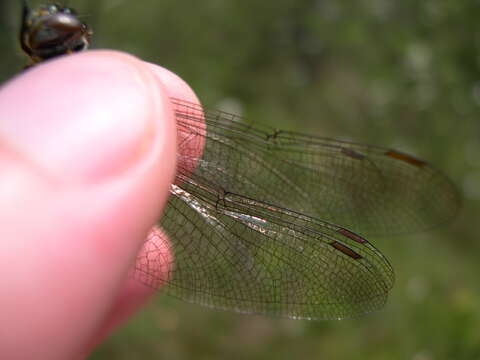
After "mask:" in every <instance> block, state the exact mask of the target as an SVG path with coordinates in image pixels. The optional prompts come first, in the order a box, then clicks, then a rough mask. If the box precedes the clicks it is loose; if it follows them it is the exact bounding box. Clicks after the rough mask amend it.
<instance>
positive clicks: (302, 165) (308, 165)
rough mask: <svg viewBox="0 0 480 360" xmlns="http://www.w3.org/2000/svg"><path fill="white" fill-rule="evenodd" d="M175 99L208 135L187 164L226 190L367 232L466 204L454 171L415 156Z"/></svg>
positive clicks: (399, 228) (428, 223)
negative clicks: (450, 175)
mask: <svg viewBox="0 0 480 360" xmlns="http://www.w3.org/2000/svg"><path fill="white" fill-rule="evenodd" d="M172 103H173V104H174V106H175V110H176V117H177V122H178V124H179V126H182V124H183V126H184V128H186V129H188V131H190V132H192V134H197V135H198V136H202V137H205V147H204V151H203V155H202V157H201V158H198V159H193V160H192V159H187V158H188V157H189V156H190V155H187V156H183V158H182V157H181V158H180V164H182V163H191V162H192V161H195V162H196V164H197V170H196V171H197V172H199V173H201V174H202V176H203V177H205V178H206V179H208V181H209V182H210V184H211V186H212V187H216V188H218V190H219V191H220V190H221V191H223V192H225V193H234V194H239V195H243V196H245V197H249V198H252V199H256V200H259V201H263V202H268V203H272V204H275V205H277V206H280V207H283V208H288V209H293V210H295V211H298V212H301V213H305V214H308V215H310V216H312V217H315V218H317V219H322V220H326V221H329V222H333V223H336V224H340V225H342V226H344V227H347V228H349V229H353V230H354V231H356V232H359V233H361V234H376V235H383V234H393V233H404V232H411V231H417V230H424V229H428V228H430V227H433V226H435V225H438V224H441V223H444V222H446V221H448V220H450V219H452V218H453V217H454V216H455V214H456V213H457V211H458V208H459V205H460V201H459V196H458V193H457V191H456V189H455V187H454V186H453V185H452V183H451V182H450V181H449V180H448V178H446V177H445V176H444V175H443V174H442V173H441V172H439V171H438V170H436V169H434V168H433V167H431V166H430V165H429V164H427V163H426V162H424V161H422V160H419V159H416V158H414V157H412V156H410V155H407V154H404V153H400V152H398V151H395V150H391V149H385V148H381V147H374V146H368V145H362V144H355V143H350V142H344V141H338V140H332V139H328V138H321V137H313V136H308V135H304V134H298V133H293V132H285V131H276V130H274V129H270V128H265V127H260V126H257V125H255V126H253V125H252V124H249V123H247V122H245V121H244V120H243V119H241V118H238V117H236V116H235V115H231V114H228V113H224V112H221V111H216V110H206V109H202V108H201V107H200V106H199V105H196V104H192V103H188V102H185V101H183V100H178V99H172ZM199 114H202V115H201V116H199ZM203 114H204V115H203ZM203 118H204V120H205V122H206V127H207V129H206V132H205V130H204V125H203ZM180 153H182V151H180ZM189 174H190V169H188V171H182V167H180V169H179V173H178V179H177V181H178V182H181V181H185V179H186V178H188V177H189Z"/></svg>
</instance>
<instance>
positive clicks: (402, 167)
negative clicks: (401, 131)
mask: <svg viewBox="0 0 480 360" xmlns="http://www.w3.org/2000/svg"><path fill="white" fill-rule="evenodd" d="M91 35H92V30H91V29H90V28H89V26H88V25H87V24H85V23H83V22H82V21H80V20H79V18H78V15H77V14H76V12H75V11H74V10H73V9H70V8H67V7H62V6H60V5H56V4H47V5H42V6H39V7H37V8H35V9H30V8H29V7H28V6H27V4H26V3H25V4H24V7H23V15H22V28H21V31H20V42H21V46H22V49H23V50H24V51H25V53H26V54H27V56H28V57H29V58H30V61H31V64H30V65H31V66H33V65H35V64H37V63H40V62H43V61H46V60H48V59H51V58H54V57H58V56H63V55H68V54H72V53H75V52H78V51H84V50H86V49H87V48H88V45H89V42H90V38H91ZM171 102H172V105H173V107H174V111H175V117H176V121H177V127H178V144H179V145H178V163H179V165H178V169H177V175H176V179H175V181H174V183H172V184H171V189H170V193H171V196H170V197H169V200H168V204H167V206H166V210H165V212H164V214H163V216H162V217H161V219H160V220H159V225H160V226H161V228H162V229H164V231H165V232H166V233H167V234H168V237H169V240H170V241H169V245H168V246H169V247H170V249H169V250H170V251H171V252H172V254H173V258H174V260H172V261H173V262H174V263H173V264H171V266H170V269H171V270H170V271H169V274H168V276H167V277H165V276H160V275H158V270H157V269H158V266H159V264H161V263H162V262H164V261H165V259H164V258H163V257H162V254H163V251H161V249H160V248H159V245H158V243H156V242H155V241H153V240H152V239H148V240H147V241H146V243H145V245H144V251H142V252H141V255H139V258H138V259H137V263H136V265H135V271H134V272H133V275H134V276H135V278H136V279H138V280H139V281H141V282H142V283H143V284H145V285H147V286H152V287H160V285H161V286H162V290H163V291H164V292H166V293H168V294H170V295H173V296H175V297H178V298H180V299H183V300H186V301H189V302H193V303H197V304H201V305H204V306H208V307H212V308H216V309H224V310H231V311H236V312H240V313H250V314H268V315H274V316H280V317H287V318H292V319H342V318H349V317H354V316H358V315H360V314H365V313H369V312H372V311H376V310H378V309H381V308H382V307H384V305H385V303H386V301H387V298H388V293H389V291H390V290H391V288H392V287H393V284H394V278H395V276H394V271H393V268H392V266H391V264H390V263H389V261H388V259H387V258H386V257H385V256H384V255H383V254H382V253H381V252H380V251H379V250H378V249H377V248H376V247H375V246H374V245H373V244H372V243H370V242H369V241H368V240H367V239H366V238H365V236H373V235H375V236H379V235H383V236H384V235H391V234H400V233H407V232H413V231H422V230H427V229H429V228H432V227H435V226H438V225H440V224H442V223H446V222H448V221H450V220H452V219H453V218H454V217H455V215H456V213H457V211H458V209H459V207H460V196H459V194H458V192H457V189H456V188H455V186H454V185H453V184H452V182H451V181H450V180H449V179H448V178H447V177H446V176H445V175H444V174H443V173H442V172H441V171H439V170H437V169H435V168H434V167H432V166H431V165H430V164H428V163H427V162H426V161H424V160H420V159H418V158H416V157H414V156H412V155H409V154H406V153H403V152H400V151H397V150H394V149H388V148H383V147H378V146H371V145H365V144H359V143H354V142H347V141H341V140H335V139H330V138H325V137H317V136H310V135H305V134H301V133H296V132H291V131H283V130H277V129H273V128H270V127H267V126H262V125H260V124H257V123H254V122H249V121H248V120H246V119H243V118H241V117H239V116H236V115H234V114H229V113H227V112H222V111H219V110H213V109H207V108H205V107H203V106H202V105H201V104H196V103H191V102H188V101H185V100H183V99H177V98H172V99H171ZM360 234H361V235H360Z"/></svg>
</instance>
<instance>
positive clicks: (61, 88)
mask: <svg viewBox="0 0 480 360" xmlns="http://www.w3.org/2000/svg"><path fill="white" fill-rule="evenodd" d="M175 139H176V131H175V122H174V118H173V111H172V109H171V105H170V101H169V96H168V94H167V92H166V90H165V89H164V88H163V86H162V85H161V83H160V82H159V81H158V80H157V77H156V76H155V75H154V74H153V72H152V71H151V69H150V67H149V66H148V65H146V64H145V63H143V62H141V61H139V60H137V59H135V58H133V57H130V56H128V55H125V54H121V53H116V52H106V51H95V52H87V53H82V54H78V55H72V56H67V57H63V58H61V59H59V60H55V61H50V62H48V63H46V64H42V65H38V66H37V67H35V68H33V69H31V70H29V71H27V72H26V73H25V74H22V75H20V76H18V77H17V78H16V79H14V80H12V81H11V82H9V83H7V84H6V85H5V86H3V88H2V89H1V90H0V239H1V240H0V274H2V275H3V276H2V287H3V294H4V295H3V296H0V318H1V319H2V327H1V329H0V349H1V350H0V352H1V355H3V356H2V358H8V359H26V358H36V359H65V358H71V357H73V356H74V355H75V354H78V353H80V352H81V351H82V348H83V347H84V346H85V344H86V343H88V342H89V340H90V339H89V338H90V336H91V333H92V332H94V331H95V330H96V329H97V328H98V327H99V324H100V322H101V321H102V319H104V317H105V315H106V313H107V312H108V310H109V308H110V306H111V304H112V302H113V301H114V299H115V296H116V294H117V292H118V289H119V288H120V287H121V286H122V284H123V282H124V278H125V275H126V274H127V272H128V269H129V266H130V264H131V263H132V262H133V261H134V259H135V255H136V253H137V252H138V249H139V248H140V246H141V245H142V243H143V241H144V239H145V237H146V234H147V233H148V230H149V228H151V226H152V224H153V223H154V222H155V220H156V219H157V218H158V216H159V214H160V211H161V209H162V207H163V206H164V205H165V202H166V199H167V197H168V190H169V185H170V183H171V182H172V180H173V176H174V171H175V146H176V144H175Z"/></svg>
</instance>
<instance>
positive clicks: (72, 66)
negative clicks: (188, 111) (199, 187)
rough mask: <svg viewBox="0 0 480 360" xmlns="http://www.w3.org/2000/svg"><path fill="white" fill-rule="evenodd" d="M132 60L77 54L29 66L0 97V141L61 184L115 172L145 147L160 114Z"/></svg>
mask: <svg viewBox="0 0 480 360" xmlns="http://www.w3.org/2000/svg"><path fill="white" fill-rule="evenodd" d="M136 62H138V63H140V61H138V60H136V59H134V58H130V57H128V56H123V57H122V56H119V57H118V58H115V57H111V56H110V57H108V56H98V55H97V56H92V55H89V54H88V55H84V54H81V55H75V56H68V57H64V58H62V59H60V60H56V61H53V62H50V63H47V64H45V65H39V66H38V67H37V68H33V69H32V70H30V71H28V72H27V73H26V74H24V75H22V76H20V77H18V78H17V79H15V80H14V81H12V82H11V83H9V84H7V85H6V86H5V87H4V88H3V89H2V91H1V92H0V141H1V138H5V139H7V141H8V143H9V145H10V146H14V147H15V151H16V152H21V153H22V156H23V157H24V158H27V159H28V160H29V161H31V162H32V163H34V164H36V165H37V166H38V167H40V168H41V169H43V170H45V171H47V172H48V173H49V174H50V175H52V176H55V177H59V178H61V179H63V180H67V181H73V182H88V183H92V182H98V181H102V180H105V179H108V178H110V177H112V176H117V175H119V174H121V173H122V172H124V171H125V170H127V169H128V168H130V167H131V166H132V165H133V164H135V163H136V162H138V160H139V158H141V157H142V156H143V155H144V154H145V152H148V150H149V149H150V148H151V145H152V143H153V141H154V137H155V132H156V129H155V127H156V124H157V122H156V121H155V116H156V114H158V113H159V111H162V109H159V108H158V107H159V106H160V107H161V106H162V102H161V101H157V100H156V96H158V97H160V96H161V94H160V93H159V92H160V89H159V88H158V87H156V86H155V84H156V82H155V81H154V80H152V79H153V75H149V73H148V71H147V70H146V69H145V71H144V70H143V69H142V68H141V67H140V66H137V64H136ZM149 77H151V78H152V79H150V78H149ZM156 94H157V95H156Z"/></svg>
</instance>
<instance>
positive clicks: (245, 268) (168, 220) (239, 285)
mask: <svg viewBox="0 0 480 360" xmlns="http://www.w3.org/2000/svg"><path fill="white" fill-rule="evenodd" d="M204 180H205V179H202V178H201V177H198V176H195V175H192V176H191V178H190V180H189V181H187V182H186V183H183V184H182V185H180V186H177V185H172V190H171V193H172V196H171V197H170V199H169V203H168V206H167V209H166V212H165V213H164V215H163V218H162V220H161V222H160V225H161V226H162V228H163V229H165V230H166V232H167V233H168V234H169V239H170V244H171V249H170V250H171V252H172V253H173V256H174V261H173V264H172V265H171V272H170V274H169V276H168V280H166V284H165V287H163V288H162V290H165V289H166V292H167V293H169V294H171V295H173V296H176V297H179V298H181V299H184V300H187V301H191V302H194V303H199V304H202V305H205V306H209V307H214V308H219V309H228V310H233V311H237V312H242V313H255V314H271V315H276V316H282V317H290V318H306V319H339V318H345V317H352V316H356V315H359V314H363V313H367V312H371V311H375V310H377V309H379V308H381V307H383V305H384V304H385V302H386V299H387V295H388V291H389V290H390V289H391V287H392V286H393V281H394V274H393V270H392V268H391V266H390V264H389V263H388V261H387V260H386V259H385V258H384V257H383V255H382V254H381V253H380V252H379V251H377V250H376V249H375V248H374V247H373V246H372V245H371V244H369V243H368V242H367V241H366V240H365V239H363V238H361V237H360V236H358V235H356V234H354V233H351V232H350V231H348V230H346V229H344V228H340V227H338V226H335V225H332V224H328V223H325V222H321V221H318V220H315V219H313V218H310V217H308V216H305V215H302V214H299V213H296V212H292V211H289V210H286V209H283V208H279V207H276V206H272V205H269V204H266V203H262V202H258V201H255V200H252V199H248V198H246V197H243V196H239V195H236V194H223V193H219V192H217V191H216V189H213V188H210V187H209V186H208V182H205V181H204ZM142 256H143V258H142V259H139V260H140V261H138V262H137V263H138V264H139V265H138V268H137V269H136V273H135V275H136V276H137V278H138V279H139V280H140V281H142V282H143V283H144V284H147V285H149V286H154V287H155V286H157V285H159V284H162V283H163V282H164V281H165V279H163V278H157V275H156V272H155V271H156V264H157V261H160V262H161V261H163V259H162V258H160V259H157V258H156V252H155V251H150V252H149V253H148V256H147V255H145V253H144V255H142ZM158 256H161V252H158Z"/></svg>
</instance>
